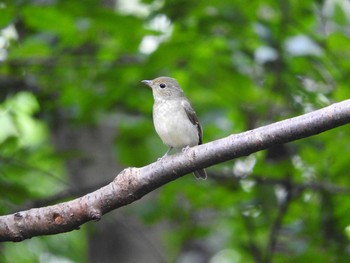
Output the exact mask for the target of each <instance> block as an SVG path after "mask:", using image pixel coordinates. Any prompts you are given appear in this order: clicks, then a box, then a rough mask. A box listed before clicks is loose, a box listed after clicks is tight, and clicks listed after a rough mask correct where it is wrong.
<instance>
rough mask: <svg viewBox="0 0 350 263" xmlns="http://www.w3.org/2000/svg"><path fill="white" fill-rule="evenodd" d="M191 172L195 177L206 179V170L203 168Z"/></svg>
mask: <svg viewBox="0 0 350 263" xmlns="http://www.w3.org/2000/svg"><path fill="white" fill-rule="evenodd" d="M193 174H194V176H195V177H196V178H197V179H202V180H205V179H207V172H206V171H205V169H202V170H197V171H194V172H193Z"/></svg>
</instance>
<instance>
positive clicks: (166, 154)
mask: <svg viewBox="0 0 350 263" xmlns="http://www.w3.org/2000/svg"><path fill="white" fill-rule="evenodd" d="M172 149H173V147H171V146H170V147H169V150H168V151H167V152H166V153H165V154H164V155H163V157H165V156H168V153H170V151H171V150H172ZM163 157H162V158H163Z"/></svg>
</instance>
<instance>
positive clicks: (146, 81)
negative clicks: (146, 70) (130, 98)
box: [141, 80, 152, 87]
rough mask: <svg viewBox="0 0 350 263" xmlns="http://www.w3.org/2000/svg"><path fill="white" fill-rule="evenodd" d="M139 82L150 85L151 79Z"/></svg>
mask: <svg viewBox="0 0 350 263" xmlns="http://www.w3.org/2000/svg"><path fill="white" fill-rule="evenodd" d="M141 83H143V84H145V85H147V86H149V87H151V84H152V80H142V81H141Z"/></svg>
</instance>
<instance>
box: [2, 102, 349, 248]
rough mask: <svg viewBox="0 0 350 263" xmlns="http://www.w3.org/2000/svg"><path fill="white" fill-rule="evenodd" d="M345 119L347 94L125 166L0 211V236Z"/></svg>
mask: <svg viewBox="0 0 350 263" xmlns="http://www.w3.org/2000/svg"><path fill="white" fill-rule="evenodd" d="M349 122H350V100H345V101H342V102H339V103H335V104H333V105H330V106H328V107H325V108H323V109H320V110H317V111H313V112H310V113H307V114H304V115H301V116H299V117H295V118H291V119H287V120H284V121H280V122H276V123H274V124H270V125H267V126H264V127H260V128H257V129H254V130H250V131H246V132H243V133H240V134H234V135H230V136H228V137H226V138H223V139H219V140H216V141H212V142H209V143H206V144H202V145H199V146H196V147H192V148H190V149H188V150H187V151H186V152H183V153H178V154H174V155H172V156H167V157H165V158H163V159H161V160H159V161H157V162H154V163H152V164H149V165H147V166H144V167H142V168H127V169H125V170H124V171H122V172H121V173H120V174H118V175H117V177H116V178H115V179H114V181H113V182H111V183H110V184H108V185H106V186H104V187H102V188H100V189H98V190H96V191H94V192H92V193H89V194H87V195H85V196H83V197H80V198H77V199H74V200H71V201H68V202H64V203H60V204H57V205H52V206H48V207H42V208H34V209H30V210H27V211H22V212H17V213H15V214H11V215H5V216H0V241H21V240H24V239H27V238H31V237H34V236H39V235H52V234H57V233H63V232H68V231H72V230H74V229H77V228H79V226H80V225H82V224H84V223H86V222H88V221H91V220H95V221H97V220H99V219H100V218H101V217H102V215H103V214H105V213H107V212H109V211H111V210H113V209H116V208H118V207H121V206H124V205H127V204H130V203H132V202H134V201H135V200H137V199H140V198H141V197H142V196H144V195H146V194H147V193H149V192H151V191H153V190H154V189H156V188H158V187H160V186H162V185H164V184H166V183H168V182H170V181H173V180H175V179H177V178H179V177H181V176H183V175H185V174H187V173H189V172H192V171H195V170H198V169H201V168H205V167H209V166H211V165H214V164H218V163H221V162H224V161H227V160H230V159H234V158H237V157H240V156H246V155H249V154H251V153H254V152H257V151H260V150H264V149H267V148H269V147H271V146H274V145H276V144H281V143H287V142H290V141H294V140H298V139H300V138H305V137H309V136H312V135H315V134H319V133H321V132H324V131H327V130H330V129H333V128H336V127H338V126H341V125H344V124H347V123H349Z"/></svg>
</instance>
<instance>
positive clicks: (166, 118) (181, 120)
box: [153, 102, 199, 148]
mask: <svg viewBox="0 0 350 263" xmlns="http://www.w3.org/2000/svg"><path fill="white" fill-rule="evenodd" d="M155 107H157V109H155V108H154V109H153V122H154V127H155V129H156V131H157V133H158V135H159V137H160V138H161V139H162V141H163V143H165V144H166V145H168V146H170V147H174V148H183V147H186V146H194V145H197V144H198V142H199V137H198V136H199V135H198V129H197V126H195V125H193V124H192V123H191V121H190V120H189V119H188V117H187V114H186V112H185V110H184V109H183V107H182V106H181V105H179V104H175V103H169V102H163V103H162V104H158V105H155ZM155 111H157V114H155Z"/></svg>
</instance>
